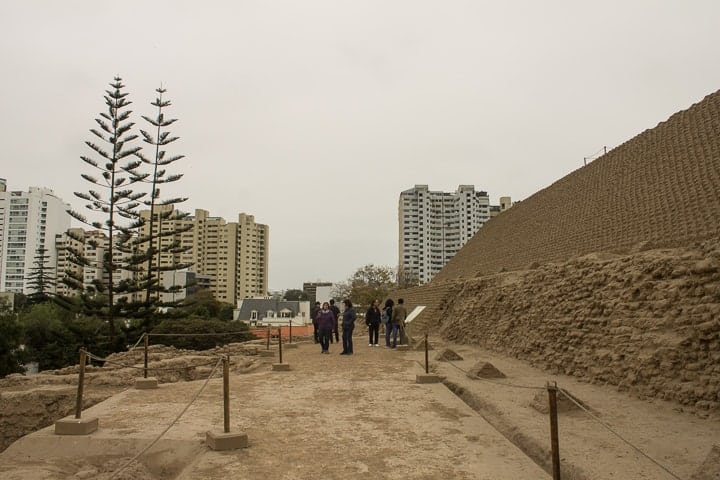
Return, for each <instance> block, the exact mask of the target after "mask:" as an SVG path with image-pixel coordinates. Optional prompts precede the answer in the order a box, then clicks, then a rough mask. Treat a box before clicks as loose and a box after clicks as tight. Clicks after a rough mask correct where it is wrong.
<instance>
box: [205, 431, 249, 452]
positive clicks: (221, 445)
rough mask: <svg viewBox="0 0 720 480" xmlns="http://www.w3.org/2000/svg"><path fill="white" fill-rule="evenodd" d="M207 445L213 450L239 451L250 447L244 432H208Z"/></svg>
mask: <svg viewBox="0 0 720 480" xmlns="http://www.w3.org/2000/svg"><path fill="white" fill-rule="evenodd" d="M205 444H206V445H207V446H208V447H210V448H211V449H212V450H237V449H238V448H247V447H248V436H247V434H246V433H242V432H227V433H225V432H206V433H205Z"/></svg>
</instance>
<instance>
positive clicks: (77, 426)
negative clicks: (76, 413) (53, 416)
mask: <svg viewBox="0 0 720 480" xmlns="http://www.w3.org/2000/svg"><path fill="white" fill-rule="evenodd" d="M97 429H98V419H97V417H88V418H75V417H65V418H62V419H60V420H58V421H57V422H55V435H89V434H91V433H92V432H94V431H95V430H97Z"/></svg>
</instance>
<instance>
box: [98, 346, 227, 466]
mask: <svg viewBox="0 0 720 480" xmlns="http://www.w3.org/2000/svg"><path fill="white" fill-rule="evenodd" d="M221 363H222V358H219V359H218V361H217V362H216V363H215V367H214V368H213V369H212V371H211V372H210V375H208V377H207V378H206V379H205V383H203V384H202V386H201V387H200V390H198V391H197V393H196V394H195V396H193V398H192V399H191V400H190V402H189V403H188V404H187V405H186V406H185V408H183V410H182V411H181V412H180V414H179V415H178V416H177V417H175V420H173V421H172V423H170V425H168V426H167V428H166V429H165V430H163V431H162V432H160V435H158V436H157V437H156V438H155V439H154V440H153V441H152V442H150V444H148V445H147V446H146V447H145V448H143V449H142V450H140V452H139V453H138V454H137V455H135V456H134V457H133V458H131V459H130V460H129V461H128V462H127V463H126V464H125V465H123V466H122V467H120V468H119V469H118V470H115V471H114V472H113V473H112V474H111V475H110V476H109V477H108V480H112V479H113V478H116V477H117V476H118V475H119V474H120V473H122V472H123V471H124V470H125V469H126V468H127V467H129V466H130V465H131V464H132V463H133V462H134V461H135V460H137V459H138V458H140V457H141V456H142V455H143V454H144V453H145V452H147V451H148V450H150V448H152V446H153V445H155V444H156V443H157V442H158V441H160V439H161V438H162V437H163V435H165V434H166V433H167V432H168V431H169V430H170V429H171V428H172V427H173V426H174V425H175V424H176V423H177V422H178V420H180V418H181V417H182V416H183V415H185V412H187V411H188V409H189V408H190V406H191V405H192V404H193V403H195V400H197V399H198V397H199V396H200V394H201V393H202V392H203V390H205V387H206V386H207V384H208V383H209V382H210V379H211V378H212V377H213V375H214V374H215V370H217V368H218V366H219V365H220V364H221Z"/></svg>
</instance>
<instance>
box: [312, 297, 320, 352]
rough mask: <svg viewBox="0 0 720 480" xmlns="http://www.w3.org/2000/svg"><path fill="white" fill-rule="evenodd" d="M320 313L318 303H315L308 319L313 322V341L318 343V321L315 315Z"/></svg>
mask: <svg viewBox="0 0 720 480" xmlns="http://www.w3.org/2000/svg"><path fill="white" fill-rule="evenodd" d="M319 311H320V302H315V306H314V307H313V308H312V309H311V310H310V318H311V319H312V322H313V339H314V340H315V343H318V321H317V314H318V312H319Z"/></svg>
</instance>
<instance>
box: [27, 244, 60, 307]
mask: <svg viewBox="0 0 720 480" xmlns="http://www.w3.org/2000/svg"><path fill="white" fill-rule="evenodd" d="M46 254H47V249H46V248H42V247H41V248H38V249H37V250H36V251H35V260H34V262H33V263H34V266H33V267H32V268H31V269H30V271H29V272H28V275H27V285H28V287H29V289H30V290H31V291H32V293H30V294H29V295H28V297H27V301H28V303H29V304H36V303H44V302H47V301H49V300H51V299H52V297H53V296H54V295H55V284H56V282H55V275H54V273H53V271H52V270H51V269H50V268H48V265H47V263H48V260H49V258H50V257H49V256H48V255H46Z"/></svg>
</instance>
